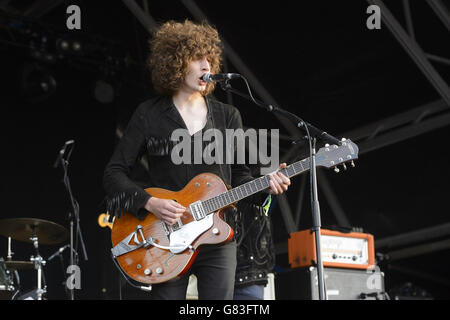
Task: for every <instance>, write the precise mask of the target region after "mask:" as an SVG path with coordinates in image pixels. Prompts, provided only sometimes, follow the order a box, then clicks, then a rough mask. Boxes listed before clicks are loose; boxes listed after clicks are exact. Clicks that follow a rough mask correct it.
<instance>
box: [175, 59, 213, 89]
mask: <svg viewBox="0 0 450 320" xmlns="http://www.w3.org/2000/svg"><path fill="white" fill-rule="evenodd" d="M206 72H210V64H209V61H208V59H207V58H206V57H203V58H200V59H196V60H191V62H190V63H189V66H188V72H187V75H186V78H185V79H184V83H183V86H182V88H181V89H182V90H187V91H189V92H192V93H194V92H202V91H205V90H206V85H207V83H206V82H205V81H203V80H201V79H200V78H201V77H202V76H203V75H204V74H205V73H206Z"/></svg>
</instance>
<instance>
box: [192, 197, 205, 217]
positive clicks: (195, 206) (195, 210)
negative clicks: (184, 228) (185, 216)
mask: <svg viewBox="0 0 450 320" xmlns="http://www.w3.org/2000/svg"><path fill="white" fill-rule="evenodd" d="M189 209H190V210H191V213H192V216H193V217H194V219H195V220H196V221H199V220H202V219H203V218H204V217H206V212H205V209H204V208H203V204H202V202H201V201H200V200H199V201H195V202H193V203H191V205H189Z"/></svg>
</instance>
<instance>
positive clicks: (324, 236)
mask: <svg viewBox="0 0 450 320" xmlns="http://www.w3.org/2000/svg"><path fill="white" fill-rule="evenodd" d="M315 238H316V237H315V233H313V232H312V231H311V230H303V231H298V232H294V233H291V234H290V237H289V240H288V256H289V263H290V265H291V268H302V267H309V266H316V265H317V256H316V240H315ZM320 243H321V252H322V264H323V266H324V267H336V268H350V269H370V268H373V267H374V266H375V251H374V240H373V236H372V235H371V234H368V233H360V232H349V233H343V232H339V231H333V230H327V229H321V232H320Z"/></svg>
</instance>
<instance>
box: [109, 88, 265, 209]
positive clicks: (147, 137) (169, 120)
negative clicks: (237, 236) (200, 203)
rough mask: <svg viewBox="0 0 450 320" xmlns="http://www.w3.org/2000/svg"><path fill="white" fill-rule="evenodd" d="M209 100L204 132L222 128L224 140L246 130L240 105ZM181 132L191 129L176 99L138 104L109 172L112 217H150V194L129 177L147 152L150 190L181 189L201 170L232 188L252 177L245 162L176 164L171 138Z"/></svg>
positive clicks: (158, 98)
mask: <svg viewBox="0 0 450 320" xmlns="http://www.w3.org/2000/svg"><path fill="white" fill-rule="evenodd" d="M205 99H206V105H207V108H208V113H207V122H206V125H205V127H204V128H203V130H202V131H205V130H207V129H209V128H216V129H220V130H221V131H222V134H223V137H225V129H237V128H242V119H241V115H240V113H239V111H238V110H237V109H236V108H235V107H233V106H231V105H226V104H223V103H221V102H219V101H216V100H214V99H211V98H209V97H206V98H205ZM178 128H183V129H187V127H186V125H185V123H184V121H183V118H182V117H181V115H180V113H179V112H178V110H177V109H176V107H175V105H174V103H173V100H172V97H170V96H160V97H156V98H153V99H150V100H147V101H145V102H143V103H142V104H140V105H139V106H138V108H137V109H136V111H135V112H134V114H133V115H132V117H131V119H130V121H129V123H128V126H127V128H126V130H125V132H124V135H123V136H122V138H121V139H120V141H119V143H118V145H117V147H116V148H115V150H114V153H113V155H112V157H111V160H110V161H109V163H108V164H107V166H106V168H105V171H104V177H103V186H104V189H105V191H106V194H107V197H106V207H107V210H108V211H109V213H110V214H111V215H115V216H119V215H120V212H121V210H122V209H123V210H124V211H126V212H130V213H132V214H134V215H136V216H137V217H143V216H144V215H145V214H146V213H147V211H146V210H145V209H143V206H144V205H145V204H146V202H147V201H148V199H149V198H150V195H149V194H148V193H146V192H145V191H144V189H143V188H142V187H140V186H139V185H137V184H136V183H135V182H134V181H133V180H131V179H130V173H131V170H132V168H133V166H134V165H135V164H136V162H137V160H138V159H139V158H140V157H141V156H142V155H144V154H145V155H146V156H147V157H146V159H147V161H148V169H149V176H150V178H149V181H148V183H147V184H146V186H145V188H149V187H158V188H164V189H168V190H173V191H177V190H181V189H182V188H183V187H184V186H185V185H186V184H187V183H188V182H189V181H190V180H191V179H192V178H193V177H195V176H196V175H198V174H200V173H202V172H211V173H214V174H216V175H218V176H219V177H221V178H222V179H223V180H224V182H225V183H226V184H227V185H229V186H232V187H236V186H239V185H241V184H243V183H246V182H248V181H250V180H252V179H253V177H252V176H251V174H250V169H249V168H248V167H247V166H246V165H243V164H231V165H227V164H223V165H219V164H211V165H207V164H204V163H203V164H179V165H176V164H174V163H173V162H172V160H171V150H172V148H173V146H174V144H176V143H174V142H172V141H171V140H170V136H171V134H172V132H173V131H174V130H175V129H178ZM199 133H200V132H197V133H196V134H199ZM192 163H193V162H192ZM261 199H262V198H261V197H260V196H256V197H252V198H251V200H250V201H251V202H255V201H257V202H259V201H260V200H261Z"/></svg>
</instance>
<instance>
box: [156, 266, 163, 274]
mask: <svg viewBox="0 0 450 320" xmlns="http://www.w3.org/2000/svg"><path fill="white" fill-rule="evenodd" d="M155 271H156V273H157V274H161V273H163V269H162V268H161V267H158V268H156V270H155Z"/></svg>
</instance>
